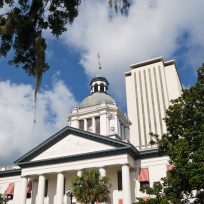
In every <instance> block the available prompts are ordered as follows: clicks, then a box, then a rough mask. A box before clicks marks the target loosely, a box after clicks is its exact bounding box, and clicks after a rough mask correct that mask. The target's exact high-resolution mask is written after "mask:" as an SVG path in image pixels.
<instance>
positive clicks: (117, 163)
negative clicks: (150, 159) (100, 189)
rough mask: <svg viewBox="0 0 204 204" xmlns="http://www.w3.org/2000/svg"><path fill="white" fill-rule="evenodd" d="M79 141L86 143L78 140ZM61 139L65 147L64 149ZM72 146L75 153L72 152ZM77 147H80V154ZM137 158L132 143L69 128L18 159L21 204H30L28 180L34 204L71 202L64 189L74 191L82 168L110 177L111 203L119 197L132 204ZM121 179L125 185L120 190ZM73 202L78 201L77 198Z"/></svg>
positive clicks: (114, 203)
mask: <svg viewBox="0 0 204 204" xmlns="http://www.w3.org/2000/svg"><path fill="white" fill-rule="evenodd" d="M82 138H83V139H82ZM78 140H84V142H83V143H79V142H77V141H78ZM62 142H63V144H64V146H65V147H66V148H65V149H64V150H62V149H63V146H62V145H61V144H62ZM80 144H81V145H80ZM84 144H86V145H88V146H94V145H95V146H97V150H98V151H97V150H95V151H94V149H90V150H87V149H86V148H85V149H84V151H83V147H84ZM58 145H59V146H60V148H58ZM71 147H72V148H73V149H74V150H75V152H76V154H72V148H71ZM77 149H80V154H79V152H77ZM53 152H54V154H53V155H52V153H53ZM59 155H61V156H59ZM136 157H137V150H136V149H134V148H133V147H132V146H131V145H130V144H129V143H126V142H123V141H120V140H115V139H111V138H107V137H105V136H99V135H97V134H94V133H88V132H86V131H83V130H79V129H75V128H71V127H66V128H65V129H64V130H63V131H61V132H60V133H59V134H56V135H54V136H53V137H52V138H51V140H47V141H45V142H44V143H42V144H41V145H39V146H38V147H37V148H35V149H34V150H33V151H31V152H30V153H29V154H27V155H24V156H23V157H21V158H20V159H19V160H17V161H16V162H17V164H18V165H19V166H20V167H21V168H22V170H21V203H22V204H26V203H27V204H28V203H29V201H28V200H29V199H27V200H26V195H27V194H26V192H27V184H28V180H32V181H33V193H32V198H31V201H30V203H31V204H48V203H49V204H69V199H68V198H67V196H66V195H65V191H66V190H67V189H71V190H72V184H71V183H72V179H73V177H74V176H76V175H80V172H81V170H82V169H85V168H86V169H91V168H96V169H98V170H99V172H100V174H101V176H108V177H110V179H111V189H110V191H111V193H110V199H111V203H113V204H118V200H119V199H122V200H123V204H130V203H131V202H133V200H132V198H134V195H132V191H131V180H134V179H133V178H132V177H135V175H132V174H131V169H135V158H136ZM118 172H121V178H119V177H117V176H116V175H119V174H118ZM120 180H121V181H122V186H125V188H122V189H119V187H118V183H119V182H120ZM73 201H74V202H76V200H75V199H74V198H73Z"/></svg>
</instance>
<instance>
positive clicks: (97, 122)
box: [95, 116, 101, 134]
mask: <svg viewBox="0 0 204 204" xmlns="http://www.w3.org/2000/svg"><path fill="white" fill-rule="evenodd" d="M95 121H96V133H98V134H100V131H101V130H100V116H98V117H95Z"/></svg>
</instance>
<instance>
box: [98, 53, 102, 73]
mask: <svg viewBox="0 0 204 204" xmlns="http://www.w3.org/2000/svg"><path fill="white" fill-rule="evenodd" d="M98 69H99V70H100V69H102V66H101V58H100V53H99V52H98Z"/></svg>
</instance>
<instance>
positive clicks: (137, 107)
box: [0, 58, 181, 204]
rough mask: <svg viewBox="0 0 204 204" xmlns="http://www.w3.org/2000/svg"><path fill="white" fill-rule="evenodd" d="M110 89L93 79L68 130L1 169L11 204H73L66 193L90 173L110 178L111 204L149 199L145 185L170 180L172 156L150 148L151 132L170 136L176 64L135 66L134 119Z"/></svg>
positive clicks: (129, 81)
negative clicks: (167, 116) (88, 170)
mask: <svg viewBox="0 0 204 204" xmlns="http://www.w3.org/2000/svg"><path fill="white" fill-rule="evenodd" d="M171 83H172V84H173V85H172V84H171ZM108 85H109V84H108V81H107V80H106V78H104V77H102V76H97V77H95V78H93V79H92V81H91V83H90V95H89V96H88V97H86V98H85V99H84V100H83V101H82V102H81V104H80V105H79V106H78V107H75V108H74V109H73V110H72V112H71V113H70V114H69V115H68V126H66V127H65V128H63V129H62V130H60V131H59V132H57V133H56V134H54V135H53V136H51V137H50V138H48V139H47V140H46V141H44V142H43V143H42V144H40V145H38V146H37V147H36V148H34V149H32V150H31V151H30V152H28V153H27V154H25V155H23V156H22V157H21V158H19V159H18V160H17V161H16V162H15V163H16V165H17V167H13V168H10V169H1V168H0V193H2V194H4V193H5V192H7V191H9V189H8V187H9V186H10V185H12V186H13V187H14V192H12V195H13V199H12V200H10V201H8V203H9V204H69V203H70V199H69V198H68V197H67V196H66V195H65V190H67V189H71V190H72V178H73V177H74V176H76V175H80V174H81V170H82V169H85V168H96V169H98V170H99V172H100V173H101V176H105V175H106V176H108V177H110V179H111V189H110V201H109V204H110V203H111V204H131V203H133V202H134V201H135V198H136V197H144V198H146V197H147V196H148V195H144V194H142V193H141V192H140V191H139V189H140V187H141V186H144V185H152V184H153V182H155V181H158V180H160V178H161V177H163V176H165V175H166V171H167V165H168V157H166V156H163V157H160V156H159V155H158V150H157V148H155V147H154V148H153V147H151V148H148V141H149V138H148V132H149V130H150V128H149V129H148V127H149V126H151V127H152V129H151V130H152V132H155V130H157V133H159V134H160V133H162V131H163V132H164V131H165V124H164V123H163V121H162V117H163V116H164V112H165V111H164V110H165V108H167V107H168V105H169V100H170V99H173V98H176V97H177V96H179V95H180V93H181V86H180V82H179V79H178V76H177V74H176V69H175V65H174V63H173V62H172V61H171V62H165V63H164V62H163V60H162V58H158V59H155V60H151V61H147V62H143V63H139V64H135V65H131V71H130V72H128V73H126V90H127V105H128V114H129V115H128V116H129V118H130V119H131V120H129V119H128V118H127V117H126V116H125V115H124V114H123V113H122V111H121V109H120V108H119V107H118V105H117V104H116V102H115V100H114V99H113V98H112V97H111V96H110V95H108ZM133 90H134V91H133ZM152 103H154V105H153V104H152ZM138 120H139V121H140V123H139V124H140V126H139V127H140V128H139V130H138ZM130 121H131V122H132V123H131V122H130ZM148 125H149V126H148ZM129 128H131V132H130V134H129ZM145 128H146V129H145ZM139 133H140V135H139ZM138 138H140V139H138ZM132 144H133V145H132ZM135 146H140V147H143V146H144V147H145V148H144V149H143V150H141V149H140V148H138V149H136V148H135ZM30 181H32V191H31V198H28V196H29V195H30V194H28V189H29V188H28V184H29V183H30ZM10 191H11V189H10ZM73 203H77V201H76V199H75V198H73Z"/></svg>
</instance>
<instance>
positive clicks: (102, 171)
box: [99, 167, 106, 177]
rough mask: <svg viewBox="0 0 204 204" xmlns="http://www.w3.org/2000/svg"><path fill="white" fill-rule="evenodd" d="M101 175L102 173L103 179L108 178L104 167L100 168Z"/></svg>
mask: <svg viewBox="0 0 204 204" xmlns="http://www.w3.org/2000/svg"><path fill="white" fill-rule="evenodd" d="M99 173H100V175H101V177H104V176H106V170H105V168H103V167H101V168H99Z"/></svg>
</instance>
